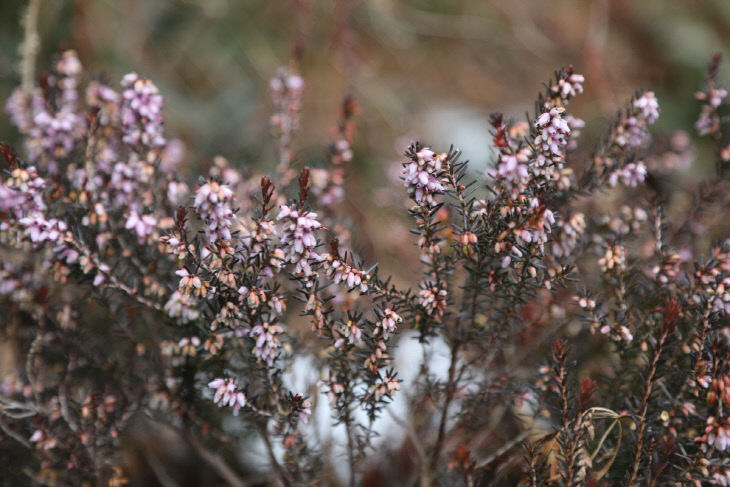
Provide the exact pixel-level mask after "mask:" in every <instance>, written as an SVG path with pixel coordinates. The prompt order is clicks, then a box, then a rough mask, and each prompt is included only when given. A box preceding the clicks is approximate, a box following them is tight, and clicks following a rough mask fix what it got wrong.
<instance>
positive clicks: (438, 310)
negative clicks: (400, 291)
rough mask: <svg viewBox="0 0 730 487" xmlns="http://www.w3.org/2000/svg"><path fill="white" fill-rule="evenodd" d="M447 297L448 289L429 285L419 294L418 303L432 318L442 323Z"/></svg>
mask: <svg viewBox="0 0 730 487" xmlns="http://www.w3.org/2000/svg"><path fill="white" fill-rule="evenodd" d="M447 295H448V293H447V291H446V289H440V288H439V287H437V286H434V285H428V287H426V288H425V289H421V291H420V292H419V293H418V302H419V304H420V305H421V306H423V307H424V308H425V309H426V313H428V314H429V315H430V316H432V317H433V319H434V320H435V321H436V322H440V321H441V318H442V317H443V315H444V309H445V308H446V296H447Z"/></svg>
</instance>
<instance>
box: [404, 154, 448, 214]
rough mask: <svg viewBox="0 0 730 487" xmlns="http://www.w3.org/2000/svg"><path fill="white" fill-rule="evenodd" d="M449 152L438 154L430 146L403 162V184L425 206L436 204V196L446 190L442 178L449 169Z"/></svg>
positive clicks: (412, 196) (418, 202)
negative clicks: (447, 163) (447, 164)
mask: <svg viewBox="0 0 730 487" xmlns="http://www.w3.org/2000/svg"><path fill="white" fill-rule="evenodd" d="M446 161H447V154H446V153H441V154H436V153H435V152H433V151H432V150H431V149H429V148H428V147H424V148H423V149H421V150H419V151H418V152H415V153H414V154H413V155H412V157H411V160H410V161H408V162H404V163H403V173H402V174H403V184H404V185H405V186H406V188H408V195H409V196H410V197H411V198H413V199H414V200H415V201H416V204H418V205H423V206H434V205H436V200H435V199H434V196H435V195H437V194H441V193H443V191H444V186H443V184H442V182H441V179H442V178H443V177H444V174H445V172H446V170H447V168H446Z"/></svg>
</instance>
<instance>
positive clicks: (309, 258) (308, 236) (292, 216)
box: [276, 205, 322, 277]
mask: <svg viewBox="0 0 730 487" xmlns="http://www.w3.org/2000/svg"><path fill="white" fill-rule="evenodd" d="M276 219H277V220H278V221H279V222H281V224H282V226H283V229H282V234H281V242H282V244H284V248H283V251H284V255H285V257H286V260H287V262H289V263H290V264H293V265H294V273H295V274H301V275H304V276H307V277H311V276H313V275H314V271H313V270H312V266H311V263H312V262H319V261H320V260H321V257H320V255H319V254H318V253H317V252H315V251H314V248H315V247H316V246H317V237H316V236H315V233H314V232H316V231H317V230H319V229H320V228H322V224H321V223H319V221H317V214H316V213H314V212H311V211H307V210H298V209H296V208H292V207H290V206H288V205H281V209H280V211H279V214H278V215H277V217H276Z"/></svg>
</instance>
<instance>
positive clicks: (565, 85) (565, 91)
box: [553, 73, 585, 99]
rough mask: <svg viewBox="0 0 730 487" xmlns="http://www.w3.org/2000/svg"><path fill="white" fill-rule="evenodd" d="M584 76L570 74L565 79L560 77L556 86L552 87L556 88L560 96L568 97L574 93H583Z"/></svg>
mask: <svg viewBox="0 0 730 487" xmlns="http://www.w3.org/2000/svg"><path fill="white" fill-rule="evenodd" d="M584 82H585V77H584V76H583V75H582V74H577V73H574V74H571V75H570V76H568V78H567V79H561V80H559V81H558V85H557V87H555V88H553V89H556V88H557V90H558V93H560V97H561V98H565V99H569V98H572V97H574V96H575V95H576V94H579V93H583V83H584Z"/></svg>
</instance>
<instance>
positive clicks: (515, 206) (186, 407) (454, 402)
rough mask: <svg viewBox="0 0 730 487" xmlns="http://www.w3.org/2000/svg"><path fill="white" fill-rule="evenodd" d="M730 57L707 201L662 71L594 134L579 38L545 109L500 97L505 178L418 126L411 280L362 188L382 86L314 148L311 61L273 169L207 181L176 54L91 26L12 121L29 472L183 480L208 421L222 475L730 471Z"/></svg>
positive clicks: (11, 420)
mask: <svg viewBox="0 0 730 487" xmlns="http://www.w3.org/2000/svg"><path fill="white" fill-rule="evenodd" d="M719 62H720V58H719V56H715V57H714V58H713V60H712V62H711V66H710V70H709V73H708V77H707V79H706V82H705V85H704V87H703V88H702V90H701V91H699V92H698V93H697V95H696V98H697V100H698V102H699V107H698V110H699V111H700V117H699V120H698V121H697V123H696V126H695V129H696V131H697V132H698V133H699V135H703V136H709V137H711V138H713V139H714V141H715V143H716V145H717V172H716V175H715V176H714V177H712V178H711V179H710V180H708V181H704V182H701V183H695V182H693V181H691V180H687V181H685V182H684V185H683V186H682V187H681V188H680V190H681V191H682V192H683V193H684V194H685V198H684V199H683V200H682V201H680V202H679V203H678V202H677V201H676V200H675V199H674V198H673V197H672V195H671V194H669V193H670V189H668V188H667V184H669V183H668V182H671V181H673V179H671V178H670V177H669V176H668V175H672V174H676V173H677V172H678V171H681V170H682V169H683V168H684V167H685V166H686V165H688V164H691V163H692V159H693V153H692V147H691V141H690V138H689V135H688V133H687V132H684V131H676V132H674V133H672V134H670V135H663V134H652V133H651V126H652V125H653V124H654V123H655V122H656V121H657V119H658V118H659V117H660V107H659V101H658V100H657V97H656V96H655V95H654V93H653V92H651V91H646V90H645V91H638V92H637V93H636V94H635V96H634V97H633V98H631V99H630V100H628V101H627V102H626V105H625V106H624V107H622V108H620V109H619V111H618V113H617V115H616V118H615V120H614V121H613V123H612V124H610V126H608V127H606V130H605V134H604V136H603V137H602V139H601V140H598V141H582V140H580V138H579V136H580V131H581V129H582V128H583V127H584V125H585V124H584V122H583V121H582V120H581V119H580V118H578V114H573V113H570V111H569V108H570V106H569V103H570V101H571V100H572V99H573V98H574V97H576V96H580V95H581V93H582V92H583V85H584V83H586V82H590V80H584V77H583V76H582V75H580V74H578V73H577V72H576V71H575V70H574V69H573V67H572V66H568V67H567V68H564V69H561V70H559V71H557V72H556V73H555V74H554V77H553V78H552V79H551V80H549V81H548V82H546V83H545V84H544V87H545V88H544V91H543V92H542V93H540V94H539V95H538V97H537V101H536V103H535V108H534V111H533V112H532V113H531V114H530V116H528V117H527V119H526V120H510V119H508V118H507V117H505V116H503V115H502V114H499V113H495V114H493V115H492V117H491V124H492V131H491V135H490V142H491V145H492V147H493V150H494V164H493V166H492V167H491V168H490V169H489V170H488V171H487V172H486V173H485V174H483V175H481V177H479V178H476V179H475V178H474V177H473V174H472V173H470V172H469V170H468V163H467V162H466V161H465V160H463V158H462V155H461V154H460V152H459V151H458V149H456V148H453V147H451V148H435V147H431V146H429V145H428V144H426V143H422V142H413V143H412V144H411V145H410V146H409V147H407V148H404V154H403V157H402V168H401V172H400V174H401V180H402V187H401V188H398V190H399V191H403V193H404V194H405V195H407V197H408V198H409V204H408V207H407V208H404V213H405V212H406V211H407V215H408V216H409V217H410V218H411V222H412V233H413V242H414V244H415V246H416V248H417V250H418V253H419V255H420V263H421V265H420V267H419V268H417V269H412V270H410V272H409V275H410V276H411V278H412V282H410V283H407V284H405V285H401V283H398V284H396V283H394V282H393V281H392V280H391V279H390V278H389V277H388V276H385V275H382V274H381V272H379V270H378V267H377V262H364V261H363V259H362V258H361V257H360V256H359V255H358V252H357V247H356V246H355V245H353V244H352V240H353V239H352V234H353V233H356V232H357V231H358V228H357V225H356V224H353V223H352V222H353V220H352V218H350V217H349V215H348V213H347V209H346V208H345V206H344V205H342V204H341V203H342V200H343V197H344V193H345V189H344V185H345V181H346V178H347V170H348V164H349V163H350V162H351V161H352V159H353V147H354V139H355V137H356V120H357V115H358V112H359V108H358V106H357V104H356V102H355V100H354V99H353V98H351V97H345V98H344V100H343V102H342V106H341V113H340V114H339V117H338V119H337V121H336V128H335V130H334V131H333V139H332V142H331V144H330V145H329V147H328V151H327V154H326V156H327V157H326V161H324V162H323V163H322V164H321V165H319V167H305V166H303V165H302V164H300V162H299V161H298V160H297V158H296V147H295V145H294V141H295V136H296V135H297V133H298V131H299V129H300V114H301V111H302V110H303V104H302V93H303V91H304V90H305V89H306V87H307V85H306V83H305V80H304V78H303V77H302V76H301V75H300V73H299V72H298V70H297V66H296V63H292V65H290V66H287V67H284V68H281V69H280V70H279V71H277V72H276V73H274V76H273V78H272V79H271V82H270V92H271V100H272V107H273V113H272V116H271V132H272V135H273V145H274V147H275V151H276V161H272V164H271V167H272V170H271V171H270V174H268V175H262V174H257V173H256V172H255V171H253V170H248V169H240V168H238V167H237V165H236V164H234V163H230V162H228V161H227V160H226V159H225V158H224V157H221V156H218V157H216V158H215V162H214V163H213V164H212V165H211V167H210V169H209V171H208V172H207V174H205V175H200V177H199V179H198V180H197V181H195V180H194V179H189V178H188V177H186V175H184V174H182V171H180V169H179V163H180V160H181V151H182V150H183V149H182V148H181V144H180V142H179V141H176V140H175V139H171V138H170V135H169V134H167V133H166V132H165V129H164V115H163V109H164V105H165V99H164V96H163V94H161V93H160V92H159V90H158V88H157V87H156V85H155V84H154V82H153V81H151V80H150V79H147V78H145V77H143V76H141V75H139V74H136V73H131V74H128V75H126V76H124V77H123V79H122V80H121V81H118V82H109V81H107V80H104V79H102V78H100V77H96V76H94V75H91V74H88V73H87V72H85V71H84V70H83V68H82V65H81V61H80V60H79V59H78V56H77V55H76V53H75V52H74V51H73V50H66V51H63V52H62V53H61V54H59V55H58V56H57V59H55V60H54V63H53V65H52V68H51V69H50V71H49V72H48V74H47V75H46V76H44V77H43V78H42V80H41V82H39V83H36V82H35V81H33V80H32V79H27V78H26V79H24V83H23V85H22V86H20V87H19V88H18V89H17V90H16V91H15V92H14V93H13V94H12V96H11V97H10V99H9V100H7V102H6V104H5V109H6V112H7V115H8V116H9V117H10V119H11V120H12V123H13V124H14V125H15V126H16V127H17V130H18V131H19V133H20V134H21V135H22V137H23V142H24V145H23V146H22V147H10V146H9V145H7V144H2V145H0V149H1V151H2V153H3V155H4V156H5V166H4V171H3V173H2V179H1V181H2V184H1V185H0V216H1V217H2V221H1V223H0V239H1V242H2V247H1V249H2V250H1V251H0V252H2V261H1V265H0V299H1V300H2V309H3V310H4V311H5V313H4V314H5V320H4V324H3V327H2V336H3V341H4V342H6V347H5V349H6V350H7V352H6V353H7V354H8V356H9V357H10V358H9V359H8V362H9V363H10V364H11V366H10V370H11V372H10V373H9V374H7V376H6V377H3V378H2V382H1V383H0V431H1V433H0V435H1V436H0V449H2V452H3V455H2V456H0V470H1V471H2V472H4V473H3V476H4V478H3V480H4V481H5V482H6V483H7V484H8V485H22V484H30V485H36V484H38V485H80V484H84V483H86V484H88V485H92V484H99V485H125V484H139V485H146V484H145V482H147V483H151V484H154V485H157V484H163V485H178V484H179V485H182V484H183V483H184V481H185V478H184V477H183V475H182V474H181V471H180V470H178V471H175V468H174V465H175V461H174V458H171V457H172V456H174V455H167V454H163V453H162V452H164V451H165V450H167V449H170V450H172V449H174V448H173V447H180V448H178V449H183V450H184V452H183V453H181V454H179V455H180V456H184V455H188V456H189V458H191V459H193V460H190V463H189V464H188V465H187V466H186V467H185V470H184V471H188V472H190V473H189V475H190V477H189V479H193V478H194V479H195V480H189V481H190V482H197V483H203V482H223V483H225V484H230V485H256V484H258V485H416V484H417V485H422V486H428V485H461V484H466V485H527V486H539V485H545V486H574V485H628V486H636V485H697V486H699V485H728V484H729V483H730V462H729V460H728V449H729V448H730V443H729V442H730V439H729V437H730V419H729V418H730V416H729V415H728V407H730V375H729V370H728V368H729V357H730V356H729V354H728V347H729V344H730V328H729V327H728V317H727V314H728V311H730V241H728V240H727V230H728V224H727V222H726V221H725V219H724V217H725V214H726V211H727V210H728V191H727V168H728V162H729V161H730V145H728V144H729V142H728V132H727V118H726V117H727V115H726V113H725V109H726V104H725V98H726V97H727V91H725V90H724V89H722V88H721V87H720V86H719V84H718V81H717V79H716V77H717V70H718V66H719ZM536 84H537V83H536ZM678 191H679V190H678ZM599 198H610V201H611V202H612V204H611V205H610V206H611V208H613V210H612V211H609V212H606V211H605V206H604V205H598V204H596V201H597V199H599ZM669 216H671V219H670V218H669ZM404 252H405V251H404ZM403 350H409V351H410V355H406V354H404V352H403ZM414 350H417V352H415V353H414ZM399 354H400V355H399ZM399 357H401V358H400V359H399ZM414 361H415V362H417V363H413V362H414ZM408 362H410V363H408ZM181 445H184V448H183V447H182V446H181ZM130 452H133V453H130ZM134 452H136V453H137V455H135V454H134ZM163 457H164V458H163ZM139 463H144V464H145V465H146V467H144V468H141V467H139V465H138V464H139ZM181 463H183V462H181ZM191 465H192V466H191ZM184 471H182V472H184ZM145 475H147V476H148V479H147V480H145V478H146V477H145Z"/></svg>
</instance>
